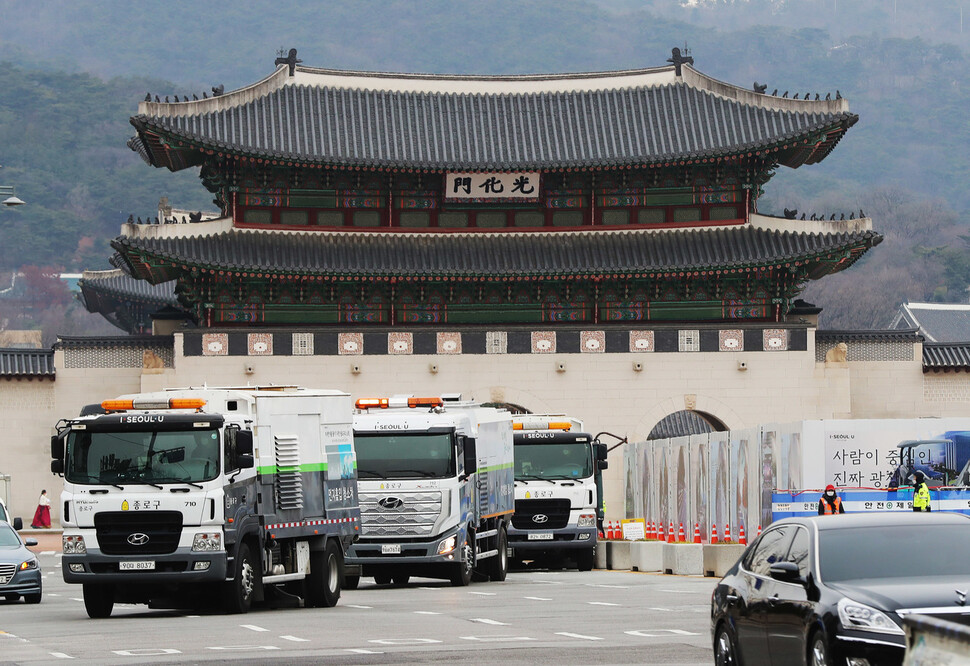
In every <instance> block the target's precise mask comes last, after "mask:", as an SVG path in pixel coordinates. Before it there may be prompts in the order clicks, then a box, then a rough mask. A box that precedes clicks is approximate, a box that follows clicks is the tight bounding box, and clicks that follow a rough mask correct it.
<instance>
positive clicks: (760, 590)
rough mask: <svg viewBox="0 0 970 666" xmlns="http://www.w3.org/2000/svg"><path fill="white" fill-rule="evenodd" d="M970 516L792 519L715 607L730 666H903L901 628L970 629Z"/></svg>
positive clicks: (735, 576)
mask: <svg viewBox="0 0 970 666" xmlns="http://www.w3.org/2000/svg"><path fill="white" fill-rule="evenodd" d="M968 552H970V516H964V515H962V514H953V513H876V514H868V515H867V514H845V515H838V516H815V517H811V518H789V519H785V520H781V521H779V522H777V523H774V524H773V525H771V527H770V528H768V529H766V530H765V531H764V533H762V535H761V536H760V537H758V539H757V540H755V541H754V542H752V543H751V545H750V546H748V548H747V550H745V551H744V554H743V555H742V556H741V559H740V560H738V562H737V564H735V565H734V567H733V568H732V569H731V570H730V571H729V572H728V573H727V575H725V576H724V578H722V579H721V581H720V582H719V583H718V585H717V587H716V588H715V590H714V594H713V596H712V598H711V632H712V636H713V639H714V659H715V663H717V664H718V665H722V664H724V665H726V664H752V665H754V664H756V665H759V666H760V665H761V664H779V665H780V664H785V665H786V666H787V665H788V664H806V663H808V664H812V665H813V666H821V665H823V664H848V665H849V666H869V665H871V666H876V665H880V666H881V665H882V664H899V663H902V660H903V655H904V651H905V647H906V640H905V635H904V633H903V629H902V618H903V617H905V616H906V615H907V614H910V613H920V614H923V615H931V616H935V617H938V618H942V619H946V620H949V621H951V622H958V623H960V624H964V625H970V606H967V605H965V604H966V601H967V593H968V592H970V558H968V557H967V553H968Z"/></svg>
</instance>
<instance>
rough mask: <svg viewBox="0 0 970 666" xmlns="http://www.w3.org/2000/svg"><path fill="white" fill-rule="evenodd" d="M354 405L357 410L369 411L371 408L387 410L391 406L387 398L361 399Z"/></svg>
mask: <svg viewBox="0 0 970 666" xmlns="http://www.w3.org/2000/svg"><path fill="white" fill-rule="evenodd" d="M354 404H355V405H356V406H357V409H369V408H371V407H380V408H381V409H387V408H388V407H389V406H390V403H389V402H388V400H387V398H360V399H359V400H357V402H356V403H354Z"/></svg>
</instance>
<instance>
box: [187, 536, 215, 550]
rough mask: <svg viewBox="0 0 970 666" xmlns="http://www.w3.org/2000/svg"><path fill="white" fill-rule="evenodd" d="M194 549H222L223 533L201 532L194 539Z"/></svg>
mask: <svg viewBox="0 0 970 666" xmlns="http://www.w3.org/2000/svg"><path fill="white" fill-rule="evenodd" d="M192 550H193V551H205V550H222V534H220V533H219V532H200V533H199V534H196V535H195V538H194V539H193V540H192Z"/></svg>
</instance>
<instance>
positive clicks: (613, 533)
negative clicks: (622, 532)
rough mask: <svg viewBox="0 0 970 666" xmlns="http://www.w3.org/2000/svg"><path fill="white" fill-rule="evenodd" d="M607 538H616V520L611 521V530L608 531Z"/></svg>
mask: <svg viewBox="0 0 970 666" xmlns="http://www.w3.org/2000/svg"><path fill="white" fill-rule="evenodd" d="M606 538H607V539H610V540H611V541H612V540H615V539H616V527H614V522H613V521H612V520H611V521H610V526H609V532H607V536H606Z"/></svg>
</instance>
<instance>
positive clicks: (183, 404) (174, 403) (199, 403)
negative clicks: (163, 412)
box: [168, 398, 205, 409]
mask: <svg viewBox="0 0 970 666" xmlns="http://www.w3.org/2000/svg"><path fill="white" fill-rule="evenodd" d="M168 406H169V409H202V408H203V407H205V400H203V399H202V398H172V399H171V400H169V401H168Z"/></svg>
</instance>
